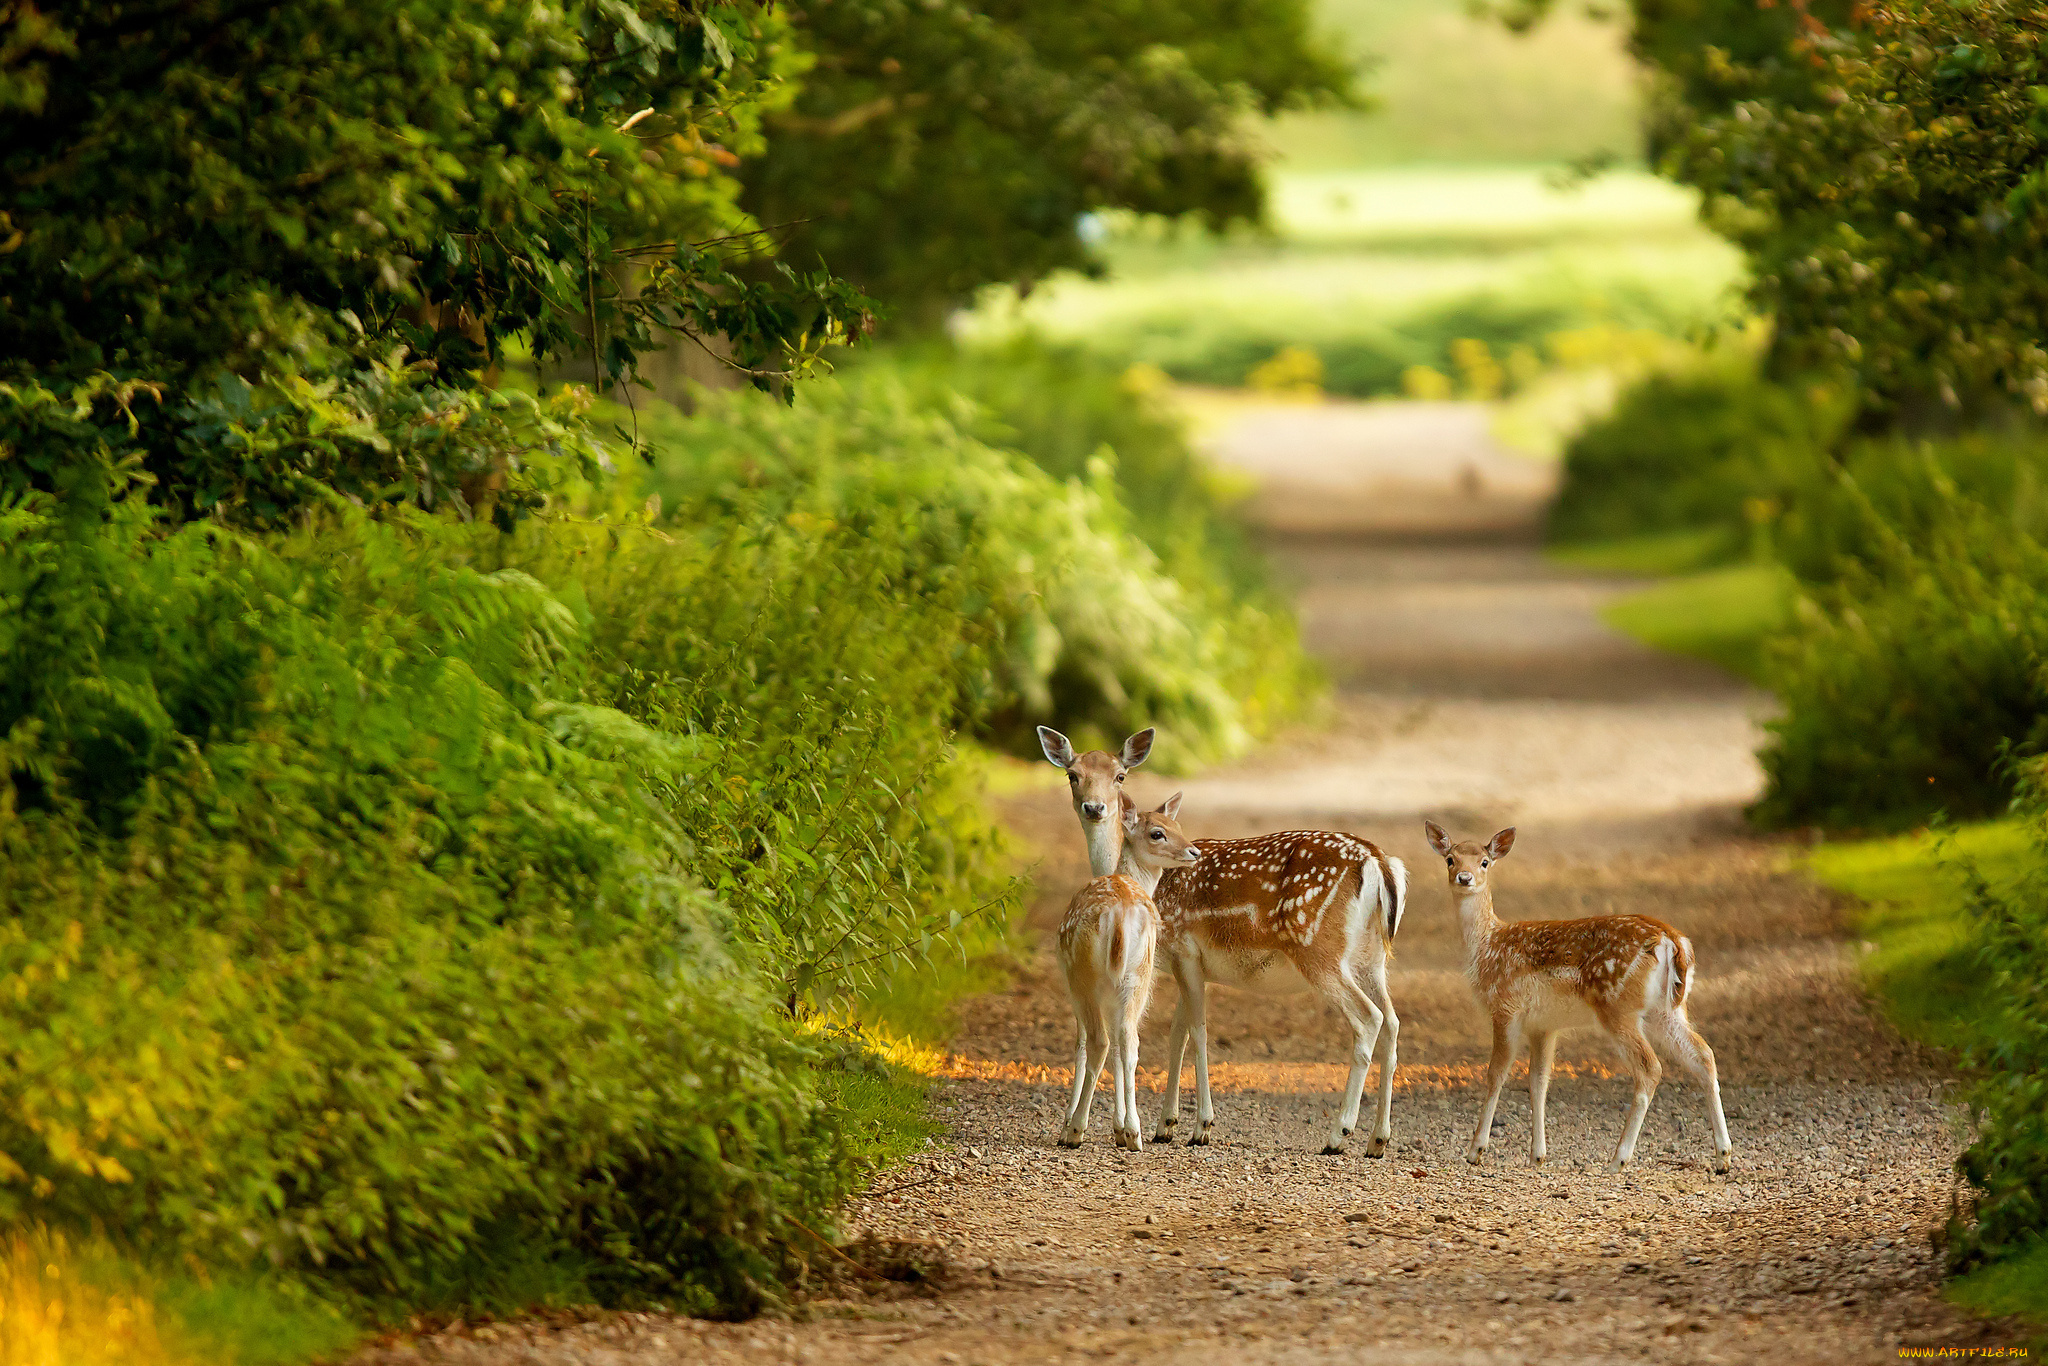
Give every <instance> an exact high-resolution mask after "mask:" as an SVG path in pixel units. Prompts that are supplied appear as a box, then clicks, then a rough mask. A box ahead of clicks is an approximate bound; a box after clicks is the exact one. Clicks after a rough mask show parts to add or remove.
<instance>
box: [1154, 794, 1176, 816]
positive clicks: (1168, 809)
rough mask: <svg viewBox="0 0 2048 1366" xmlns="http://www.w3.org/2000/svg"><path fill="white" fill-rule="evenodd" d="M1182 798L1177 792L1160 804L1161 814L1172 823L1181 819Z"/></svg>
mask: <svg viewBox="0 0 2048 1366" xmlns="http://www.w3.org/2000/svg"><path fill="white" fill-rule="evenodd" d="M1180 797H1181V794H1180V793H1178V792H1176V793H1174V794H1173V795H1172V796H1171V797H1168V798H1167V799H1166V800H1165V801H1163V802H1161V803H1160V804H1159V814H1160V815H1162V816H1164V817H1166V819H1168V820H1170V821H1178V820H1179V819H1180Z"/></svg>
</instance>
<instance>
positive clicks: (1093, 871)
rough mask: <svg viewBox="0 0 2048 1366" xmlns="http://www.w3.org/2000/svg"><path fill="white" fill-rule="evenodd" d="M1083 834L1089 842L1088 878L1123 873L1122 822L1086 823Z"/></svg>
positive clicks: (1083, 826) (1082, 830)
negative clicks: (1120, 856)
mask: <svg viewBox="0 0 2048 1366" xmlns="http://www.w3.org/2000/svg"><path fill="white" fill-rule="evenodd" d="M1081 834H1082V836H1083V837H1084V838H1086V839H1087V841H1088V876H1090V877H1108V876H1109V875H1110V874H1111V873H1114V872H1119V871H1121V860H1120V858H1119V855H1120V854H1121V853H1122V852H1123V843H1124V824H1123V822H1122V821H1091V822H1084V823H1083V824H1082V826H1081ZM1148 890H1149V889H1148Z"/></svg>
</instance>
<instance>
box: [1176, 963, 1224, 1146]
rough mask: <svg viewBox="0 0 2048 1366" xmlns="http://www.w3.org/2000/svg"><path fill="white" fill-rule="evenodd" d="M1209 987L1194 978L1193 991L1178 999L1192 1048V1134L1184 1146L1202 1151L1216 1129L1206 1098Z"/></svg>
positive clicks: (1207, 1085) (1214, 1113)
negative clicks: (1185, 1014)
mask: <svg viewBox="0 0 2048 1366" xmlns="http://www.w3.org/2000/svg"><path fill="white" fill-rule="evenodd" d="M1208 995H1209V984H1208V983H1207V982H1206V981H1203V980H1202V979H1201V978H1200V977H1196V979H1195V983H1194V989H1193V990H1192V991H1190V992H1188V994H1187V995H1185V996H1183V997H1182V998H1181V999H1182V1000H1184V1001H1186V1002H1187V1008H1188V1038H1189V1040H1190V1041H1191V1042H1193V1044H1194V1046H1195V1131H1194V1132H1193V1133H1192V1134H1189V1135H1188V1146H1189V1147H1191V1148H1200V1147H1205V1146H1206V1145H1207V1144H1208V1142H1209V1130H1210V1129H1212V1128H1214V1127H1215V1125H1216V1106H1215V1103H1214V1102H1213V1101H1211V1100H1210V1098H1209V1002H1208V999H1207V998H1208Z"/></svg>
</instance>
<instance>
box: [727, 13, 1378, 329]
mask: <svg viewBox="0 0 2048 1366" xmlns="http://www.w3.org/2000/svg"><path fill="white" fill-rule="evenodd" d="M790 14H791V20H792V23H793V25H794V30H795V37H796V39H797V40H798V41H800V42H801V43H803V44H804V46H805V47H806V49H807V50H808V51H809V53H810V54H811V57H810V66H809V69H808V70H807V71H806V72H805V74H804V77H803V88H802V90H801V92H800V93H799V94H798V95H797V97H796V98H795V99H794V100H793V101H792V102H791V103H790V104H788V105H787V106H785V107H781V108H778V109H776V110H774V111H771V112H770V113H769V114H768V115H767V129H768V145H767V149H766V153H765V155H764V156H762V157H761V158H759V159H758V160H757V161H755V162H753V163H751V164H750V165H749V166H748V167H746V168H745V169H744V170H743V171H742V173H741V174H742V178H743V179H744V181H745V183H746V196H745V199H744V201H743V202H744V203H745V204H746V205H747V207H748V208H750V209H752V210H753V211H754V214H755V216H756V217H757V218H758V219H759V220H760V221H761V222H762V223H764V224H767V225H770V226H771V227H775V226H777V225H782V235H784V236H785V237H786V240H787V243H788V245H787V247H786V249H785V251H784V258H785V259H790V260H800V261H804V262H807V263H808V262H811V261H815V260H819V259H822V260H823V261H825V262H827V263H829V264H830V265H831V267H832V269H833V270H834V271H836V272H839V273H842V274H844V275H845V276H847V277H848V278H849V279H852V280H853V281H855V282H856V283H858V284H860V285H861V286H862V287H863V288H866V289H868V290H870V291H872V292H873V293H875V294H876V295H878V296H879V297H881V298H883V299H885V300H886V301H888V302H889V303H890V304H891V306H892V307H894V308H895V309H897V310H898V311H899V313H900V314H902V315H903V316H904V317H905V318H906V319H907V320H909V321H911V322H930V321H933V320H935V318H936V317H937V316H938V314H939V313H940V312H941V311H942V310H944V309H945V308H946V307H949V306H950V305H952V304H955V303H957V302H959V301H961V300H962V299H964V298H965V297H966V296H967V295H968V294H969V293H971V292H972V291H973V290H974V289H975V288H977V287H978V286H981V285H983V284H987V283H990V282H995V281H1001V282H1006V283H1011V284H1016V285H1019V286H1022V287H1029V286H1030V285H1031V284H1032V283H1033V282H1035V281H1037V280H1040V279H1043V278H1044V277H1045V276H1046V275H1048V274H1050V273H1051V272H1053V271H1055V270H1059V269H1062V268H1078V269H1083V270H1087V269H1091V268H1096V259H1095V257H1094V255H1093V253H1092V252H1091V250H1090V248H1089V245H1088V243H1087V242H1086V241H1085V240H1084V239H1083V236H1082V232H1083V229H1082V227H1081V223H1082V220H1083V217H1084V215H1087V214H1091V213H1096V212H1100V211H1103V210H1111V209H1127V210H1131V211H1134V212H1138V213H1148V214H1165V215H1183V214H1188V215H1196V216H1199V217H1200V218H1201V219H1202V220H1203V221H1204V222H1205V223H1206V224H1208V225H1209V226H1210V227H1221V226H1223V225H1225V224H1228V223H1231V222H1240V221H1256V220H1258V219H1259V217H1260V216H1261V214H1262V212H1263V208H1264V197H1263V188H1262V185H1261V182H1260V179H1259V175H1258V164H1259V160H1260V155H1261V153H1260V148H1259V145H1258V143H1257V140H1256V138H1255V137H1254V136H1253V135H1252V134H1251V133H1250V132H1249V131H1248V117H1249V116H1250V115H1252V114H1256V113H1272V112H1274V111H1276V110H1280V109H1284V108H1289V107H1294V106H1297V105H1302V104H1306V103H1309V102H1312V101H1316V100H1335V99H1339V98H1345V97H1347V93H1348V91H1349V87H1350V80H1351V73H1350V71H1349V69H1348V67H1347V65H1346V64H1345V63H1344V62H1343V61H1341V60H1339V59H1337V58H1336V57H1334V56H1332V55H1331V54H1330V50H1329V46H1328V45H1327V44H1322V43H1318V42H1317V41H1316V39H1315V38H1314V36H1313V35H1312V34H1311V32H1310V29H1309V24H1308V9H1307V5H1306V4H1305V3H1303V0H1180V2H1179V3H1176V2H1175V0H1094V2H1093V3H1077V2H1076V0H1051V2H1050V3H1048V0H1034V2H1032V3H1026V0H793V3H792V4H791V5H790Z"/></svg>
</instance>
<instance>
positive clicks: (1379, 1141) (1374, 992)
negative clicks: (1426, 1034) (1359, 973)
mask: <svg viewBox="0 0 2048 1366" xmlns="http://www.w3.org/2000/svg"><path fill="white" fill-rule="evenodd" d="M1359 986H1360V987H1361V988H1362V989H1363V990H1364V992H1365V994H1366V997H1367V998H1368V999H1369V1000H1371V1002H1372V1003H1373V1004H1374V1005H1375V1006H1378V1007H1379V1012H1380V1046H1379V1062H1380V1096H1379V1106H1378V1108H1377V1109H1376V1110H1375V1111H1374V1114H1373V1121H1372V1137H1371V1138H1370V1139H1369V1140H1367V1142H1366V1145H1365V1155H1366V1156H1367V1157H1382V1156H1384V1155H1385V1154H1386V1151H1387V1144H1388V1142H1389V1141H1391V1140H1392V1139H1393V1137H1394V1067H1395V1056H1396V1052H1397V1049H1396V1045H1397V1044H1398V1043H1399V1041H1400V1037H1401V1017H1400V1016H1399V1015H1396V1014H1395V1013H1394V998H1393V995H1392V993H1390V992H1389V991H1388V990H1387V963H1386V960H1385V959H1384V958H1382V959H1380V960H1379V961H1378V962H1375V963H1374V964H1372V966H1371V967H1370V968H1369V969H1367V971H1366V974H1365V980H1364V981H1362V982H1360V983H1359Z"/></svg>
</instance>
